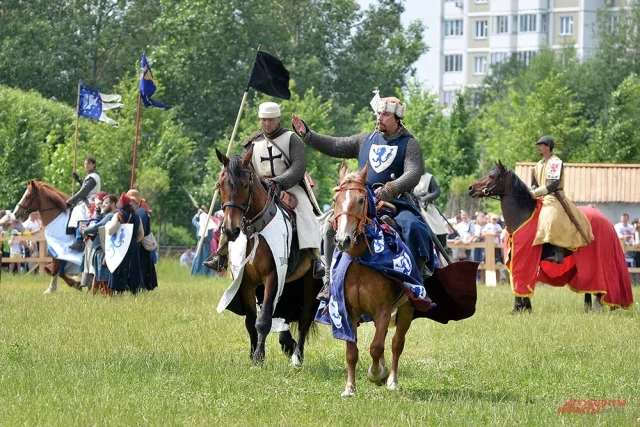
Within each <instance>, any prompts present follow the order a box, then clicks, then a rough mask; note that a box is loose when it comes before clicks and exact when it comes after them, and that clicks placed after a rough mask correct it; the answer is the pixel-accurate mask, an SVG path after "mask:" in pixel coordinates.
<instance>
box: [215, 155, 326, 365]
mask: <svg viewBox="0 0 640 427" xmlns="http://www.w3.org/2000/svg"><path fill="white" fill-rule="evenodd" d="M216 154H217V156H218V159H219V160H220V162H221V163H222V164H223V165H224V168H223V171H222V174H221V175H220V179H219V180H218V182H217V184H216V187H217V188H218V189H219V192H220V200H221V202H222V210H223V212H224V221H223V224H222V229H223V232H224V234H225V236H226V237H227V239H228V241H229V242H234V241H235V240H236V239H237V238H238V236H239V235H240V233H241V232H242V233H245V235H247V249H246V255H247V256H248V255H249V254H251V253H252V251H253V250H254V240H253V239H250V238H249V237H251V236H253V235H254V234H255V227H259V226H260V224H261V222H262V221H263V220H264V214H265V213H267V212H268V211H269V210H270V208H271V207H272V205H273V204H274V203H278V201H277V196H275V194H274V193H273V192H271V191H269V192H268V191H267V189H266V188H267V186H266V184H265V183H264V182H263V181H262V180H261V179H260V178H259V176H258V175H257V174H256V172H255V170H254V169H253V166H252V164H251V157H252V155H253V147H252V148H250V149H249V151H247V153H246V154H245V155H244V156H242V157H240V156H233V157H231V158H228V157H227V156H225V155H224V154H222V153H221V152H219V151H218V150H216ZM278 209H282V208H280V207H278ZM271 219H272V218H269V221H270V220H271ZM249 230H251V231H249ZM305 231H306V230H298V232H305ZM296 238H297V237H296V236H294V237H293V239H296ZM258 239H259V240H258V243H257V245H258V247H257V249H256V252H255V256H254V257H253V261H252V262H249V263H247V264H246V265H245V266H244V273H243V276H242V281H241V283H240V288H239V290H238V294H239V297H240V298H241V301H240V302H241V304H242V308H241V309H240V310H237V311H236V310H232V311H234V312H236V313H237V314H244V315H245V327H246V329H247V332H248V333H249V339H250V342H251V351H250V357H251V359H252V361H253V362H254V363H259V362H262V361H263V360H264V358H265V340H266V338H267V335H268V334H269V331H270V330H271V325H272V318H273V317H274V316H273V315H274V304H275V298H276V295H277V291H278V274H277V270H276V265H275V262H274V259H273V255H272V252H271V248H270V247H269V244H268V243H267V241H266V240H265V238H264V237H263V236H262V235H260V234H259V235H258ZM302 256H303V260H302V261H301V262H300V263H299V264H298V267H297V268H296V270H295V271H294V272H293V273H292V274H291V275H289V276H288V277H287V279H286V283H287V284H286V285H285V287H284V291H283V295H282V297H281V299H280V301H279V303H278V305H277V307H276V308H277V310H276V313H278V311H280V312H286V313H288V314H289V315H290V316H292V319H286V315H285V316H284V317H285V320H297V322H298V341H297V343H296V341H294V340H293V338H292V336H291V333H290V332H289V331H284V332H280V335H279V341H280V345H281V347H282V350H283V352H284V353H285V355H287V356H291V362H292V364H293V365H294V366H299V365H301V364H302V361H303V358H304V345H305V340H306V337H307V334H308V332H309V330H310V328H311V326H312V324H313V319H314V315H315V312H316V310H317V308H318V304H319V301H318V300H316V295H317V294H318V292H319V291H320V288H321V287H322V281H320V280H316V279H314V278H313V271H312V269H311V257H310V255H308V254H307V251H304V252H303V255H302ZM298 279H302V280H301V281H302V284H300V283H299V282H300V281H299V280H298ZM261 285H264V296H263V298H264V299H263V304H262V309H261V311H260V315H259V316H258V314H257V310H256V290H259V289H258V288H259V287H260V286H261ZM300 286H301V287H302V291H301V292H300V288H299V287H300ZM287 293H289V295H294V296H293V297H292V298H290V299H286V298H285V294H287ZM285 300H286V302H285ZM286 303H291V306H290V307H283V305H284V304H286ZM296 312H297V313H296ZM291 313H295V314H293V315H291Z"/></svg>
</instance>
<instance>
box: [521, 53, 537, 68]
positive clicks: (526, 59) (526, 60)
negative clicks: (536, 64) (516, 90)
mask: <svg viewBox="0 0 640 427" xmlns="http://www.w3.org/2000/svg"><path fill="white" fill-rule="evenodd" d="M535 55H536V51H535V50H523V51H522V52H518V59H519V60H520V62H522V63H523V64H524V65H529V63H530V62H531V58H533V57H534V56H535Z"/></svg>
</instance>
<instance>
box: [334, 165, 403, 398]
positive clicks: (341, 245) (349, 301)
mask: <svg viewBox="0 0 640 427" xmlns="http://www.w3.org/2000/svg"><path fill="white" fill-rule="evenodd" d="M367 169H368V167H367V166H365V167H364V168H363V169H362V171H361V172H352V173H347V167H346V165H344V164H343V165H342V167H341V168H340V184H339V185H338V187H336V189H335V195H334V216H333V218H334V228H335V230H336V237H335V240H336V246H337V248H338V249H339V250H340V251H342V252H346V253H348V254H349V255H350V256H352V257H358V256H361V255H362V254H363V253H364V252H365V250H367V242H366V239H360V240H359V241H358V236H359V235H360V234H362V233H363V230H364V225H365V224H366V222H367V221H368V218H367V203H368V201H367V191H366V188H365V183H366V181H367ZM356 242H357V243H356ZM344 295H345V304H346V307H347V310H348V313H349V321H350V322H351V326H352V329H353V330H354V331H356V336H357V325H358V323H359V321H360V318H361V316H362V315H363V314H367V315H369V316H371V317H372V318H373V322H374V324H375V335H374V337H373V341H372V342H371V346H370V347H369V354H370V355H371V359H372V363H371V367H370V368H369V371H368V373H367V378H369V380H370V381H372V382H375V383H382V382H383V381H384V380H387V388H388V389H389V390H395V389H396V388H397V387H398V361H399V360H400V355H401V354H402V351H403V349H404V343H405V336H406V334H407V331H408V330H409V327H410V326H411V321H412V320H413V315H414V308H413V306H412V305H411V304H410V302H409V300H408V298H407V297H406V296H405V295H404V293H403V291H402V288H401V285H400V284H399V283H398V281H397V280H393V279H391V278H389V277H387V276H385V275H384V274H382V273H381V272H378V271H376V270H373V269H371V268H369V267H366V266H364V265H362V264H359V263H357V262H352V263H351V264H350V265H349V268H348V270H347V273H346V276H345V282H344ZM394 309H397V315H396V317H395V326H396V332H395V334H394V336H393V343H392V345H391V349H392V353H393V359H392V362H391V372H389V369H388V368H387V366H386V365H385V359H384V341H385V338H386V336H387V330H388V329H389V323H390V321H391V315H392V312H393V311H394ZM346 346H347V348H346V361H347V385H346V387H345V390H344V392H343V393H342V396H344V397H348V396H354V395H355V389H356V377H355V373H356V364H357V363H358V345H357V341H356V342H350V341H347V342H346Z"/></svg>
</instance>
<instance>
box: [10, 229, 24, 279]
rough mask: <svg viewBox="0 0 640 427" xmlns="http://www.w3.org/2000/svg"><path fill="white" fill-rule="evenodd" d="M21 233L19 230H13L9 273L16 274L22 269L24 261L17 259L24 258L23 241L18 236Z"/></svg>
mask: <svg viewBox="0 0 640 427" xmlns="http://www.w3.org/2000/svg"><path fill="white" fill-rule="evenodd" d="M19 235H20V233H19V232H18V230H16V229H13V230H11V238H10V239H9V259H10V260H12V261H10V262H9V273H13V274H16V273H17V272H19V271H20V270H22V263H21V262H18V261H16V260H18V259H22V241H21V240H20V239H19V238H18V236H19Z"/></svg>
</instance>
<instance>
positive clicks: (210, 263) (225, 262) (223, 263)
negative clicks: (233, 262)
mask: <svg viewBox="0 0 640 427" xmlns="http://www.w3.org/2000/svg"><path fill="white" fill-rule="evenodd" d="M202 265H204V266H205V267H207V268H210V269H211V270H213V271H217V272H221V271H224V270H226V269H227V268H228V267H229V256H228V255H227V254H222V253H220V252H216V253H214V254H211V255H210V256H209V258H207V260H206V261H205V262H203V263H202Z"/></svg>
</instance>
